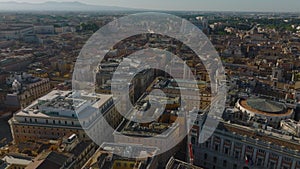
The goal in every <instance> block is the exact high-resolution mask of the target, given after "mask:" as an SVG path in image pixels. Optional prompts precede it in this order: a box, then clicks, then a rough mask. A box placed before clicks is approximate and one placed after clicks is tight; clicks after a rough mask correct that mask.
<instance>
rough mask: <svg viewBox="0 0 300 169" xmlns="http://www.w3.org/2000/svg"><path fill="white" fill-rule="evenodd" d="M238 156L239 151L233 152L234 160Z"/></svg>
mask: <svg viewBox="0 0 300 169" xmlns="http://www.w3.org/2000/svg"><path fill="white" fill-rule="evenodd" d="M239 156H240V152H239V151H235V153H234V158H236V159H238V158H239Z"/></svg>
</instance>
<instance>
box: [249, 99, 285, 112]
mask: <svg viewBox="0 0 300 169" xmlns="http://www.w3.org/2000/svg"><path fill="white" fill-rule="evenodd" d="M246 104H247V105H248V106H249V107H251V108H252V109H256V110H258V111H261V112H266V113H274V114H281V113H284V112H285V110H286V106H285V105H284V104H283V103H279V102H275V101H272V100H267V99H261V98H250V99H248V100H246Z"/></svg>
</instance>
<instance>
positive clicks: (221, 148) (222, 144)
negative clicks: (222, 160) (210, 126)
mask: <svg viewBox="0 0 300 169" xmlns="http://www.w3.org/2000/svg"><path fill="white" fill-rule="evenodd" d="M223 147H224V139H223V138H222V137H221V145H220V150H221V151H220V152H221V153H223V152H224V151H223Z"/></svg>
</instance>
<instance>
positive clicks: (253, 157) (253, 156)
mask: <svg viewBox="0 0 300 169" xmlns="http://www.w3.org/2000/svg"><path fill="white" fill-rule="evenodd" d="M256 154H257V149H256V148H255V147H254V150H253V155H252V160H253V162H254V163H255V162H256Z"/></svg>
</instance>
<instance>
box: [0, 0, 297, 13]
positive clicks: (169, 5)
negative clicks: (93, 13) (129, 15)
mask: <svg viewBox="0 0 300 169" xmlns="http://www.w3.org/2000/svg"><path fill="white" fill-rule="evenodd" d="M7 1H9V0H0V2H7ZM12 1H13V0H12ZM15 1H17V2H31V3H40V2H45V1H51V0H15ZM52 1H53V0H52ZM55 1H76V0H55ZM78 1H79V2H83V3H86V4H95V5H106V6H120V7H131V8H143V9H155V10H205V11H266V12H300V0H78Z"/></svg>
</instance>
